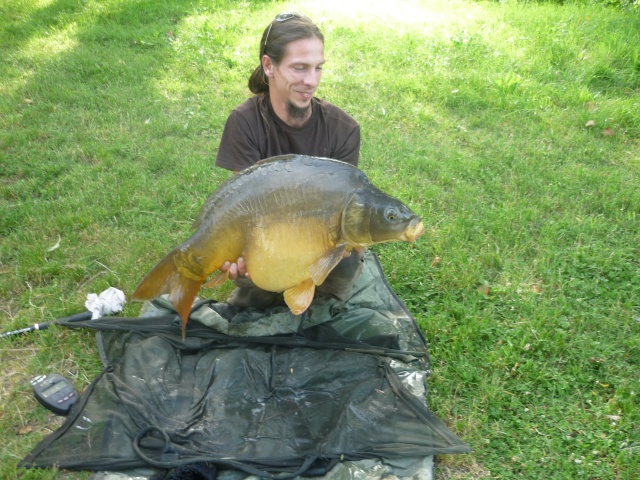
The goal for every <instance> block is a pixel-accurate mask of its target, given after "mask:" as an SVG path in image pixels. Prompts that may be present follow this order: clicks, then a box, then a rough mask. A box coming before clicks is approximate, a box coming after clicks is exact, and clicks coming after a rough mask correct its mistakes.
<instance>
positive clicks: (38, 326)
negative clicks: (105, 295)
mask: <svg viewBox="0 0 640 480" xmlns="http://www.w3.org/2000/svg"><path fill="white" fill-rule="evenodd" d="M91 315H92V313H91V312H82V313H76V314H74V315H71V316H69V317H63V318H59V319H57V320H51V321H49V322H43V323H35V324H33V325H31V326H29V327H25V328H20V329H18V330H12V331H10V332H5V333H0V338H6V337H12V336H14V335H22V334H23V333H28V332H35V331H36V330H46V329H47V328H49V327H50V326H51V325H55V324H56V323H60V322H81V321H83V320H91Z"/></svg>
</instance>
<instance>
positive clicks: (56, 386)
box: [42, 382, 64, 397]
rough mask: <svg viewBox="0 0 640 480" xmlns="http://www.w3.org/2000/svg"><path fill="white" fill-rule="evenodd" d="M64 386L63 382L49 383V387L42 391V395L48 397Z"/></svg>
mask: <svg viewBox="0 0 640 480" xmlns="http://www.w3.org/2000/svg"><path fill="white" fill-rule="evenodd" d="M63 388H64V382H58V383H54V384H53V385H51V386H50V387H49V388H47V389H46V390H44V391H43V392H42V395H44V396H45V397H50V396H51V395H53V394H54V393H58V392H59V391H60V390H62V389H63Z"/></svg>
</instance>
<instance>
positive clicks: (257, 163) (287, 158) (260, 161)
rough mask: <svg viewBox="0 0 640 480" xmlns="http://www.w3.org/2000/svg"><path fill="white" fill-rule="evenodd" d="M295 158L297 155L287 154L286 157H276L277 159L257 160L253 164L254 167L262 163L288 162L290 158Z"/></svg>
mask: <svg viewBox="0 0 640 480" xmlns="http://www.w3.org/2000/svg"><path fill="white" fill-rule="evenodd" d="M297 156H298V155H294V154H292V153H289V154H287V155H278V156H277V157H269V158H263V159H262V160H258V161H257V162H256V163H254V165H262V164H264V163H271V162H276V161H278V160H289V159H290V158H293V157H297Z"/></svg>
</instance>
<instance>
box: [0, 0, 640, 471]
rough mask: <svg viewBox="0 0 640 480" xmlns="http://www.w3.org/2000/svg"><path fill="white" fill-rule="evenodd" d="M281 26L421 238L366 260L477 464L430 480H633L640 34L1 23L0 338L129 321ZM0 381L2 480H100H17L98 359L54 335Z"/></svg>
mask: <svg viewBox="0 0 640 480" xmlns="http://www.w3.org/2000/svg"><path fill="white" fill-rule="evenodd" d="M600 3H602V2H600ZM320 4H322V5H323V6H320ZM629 5H630V4H629ZM290 9H296V10H298V11H302V12H304V13H306V14H308V15H309V16H311V17H312V18H313V19H314V20H316V21H317V22H319V23H320V25H321V27H322V29H323V31H324V32H325V35H326V56H327V60H328V62H327V65H326V68H325V71H324V72H325V73H324V78H323V83H322V85H321V87H320V90H319V92H318V94H319V96H321V97H323V98H326V99H328V100H330V101H332V102H334V103H336V104H338V105H340V106H342V107H343V108H344V109H346V110H347V111H348V112H350V113H351V114H352V115H353V116H354V117H355V118H356V119H357V120H358V121H359V122H360V124H361V126H362V136H363V143H362V154H361V167H362V169H363V170H364V171H365V172H366V173H367V174H368V175H369V176H370V177H371V178H372V180H373V181H374V183H376V184H377V185H379V186H380V187H381V188H383V189H384V190H386V191H388V192H390V193H393V194H394V195H396V196H398V197H400V198H401V199H403V200H405V201H406V202H407V203H409V204H410V205H411V206H412V207H413V208H414V209H415V210H417V211H419V212H421V213H422V214H423V216H424V218H425V222H426V224H427V235H425V237H423V238H422V239H421V240H420V241H419V242H418V243H417V244H416V245H415V246H413V247H409V246H407V245H395V244H389V245H383V246H378V247H377V248H375V251H376V253H378V255H379V257H380V259H381V262H382V264H383V267H384V269H385V272H386V274H387V276H388V278H389V280H390V282H391V284H392V286H393V288H394V290H395V291H396V293H397V294H398V295H399V296H400V298H401V299H403V301H404V302H405V303H406V305H407V306H408V308H409V310H410V311H411V312H412V313H413V315H414V316H415V318H416V320H417V321H418V322H419V324H420V326H421V327H422V329H423V331H424V332H425V335H426V337H427V339H428V341H429V345H430V350H431V355H432V363H433V365H432V370H433V375H432V376H431V377H430V380H429V389H430V397H429V403H430V406H431V407H432V409H433V410H434V412H435V413H436V414H437V415H438V416H439V417H440V418H442V419H443V420H444V421H445V422H446V423H447V424H448V425H449V426H450V427H451V428H452V429H453V430H454V431H455V432H456V433H457V434H458V435H460V436H461V437H462V438H463V439H464V440H466V441H467V442H468V443H469V444H470V445H471V447H472V448H473V453H471V454H468V455H451V456H442V457H439V459H438V460H439V468H438V476H439V478H447V479H448V478H455V479H463V478H464V479H467V478H496V479H498V478H500V479H505V478H527V479H534V478H540V479H550V478H559V479H565V478H566V479H574V478H591V479H631V478H633V476H634V475H636V474H637V473H635V472H638V471H640V432H639V429H638V425H640V405H639V400H638V397H639V396H640V374H639V373H638V372H639V370H638V365H639V364H640V341H639V338H640V246H639V232H640V188H639V186H640V178H639V177H640V17H639V16H638V14H637V11H636V10H633V9H628V10H621V9H608V8H602V6H598V5H595V6H579V5H571V4H568V5H553V4H548V3H540V4H532V3H527V4H518V3H516V2H502V3H500V2H488V3H480V2H470V1H462V0H452V1H448V2H441V1H436V0H434V1H427V0H424V1H407V2H397V4H395V5H388V2H382V1H380V2H373V3H372V2H362V4H361V3H359V2H337V1H330V2H310V1H300V2H291V3H287V2H271V1H263V2H233V1H231V0H227V1H225V0H218V1H206V2H205V1H199V0H195V1H193V0H189V1H182V0H176V1H173V0H172V1H168V0H166V1H158V0H154V1H151V0H138V1H135V2H134V1H128V2H127V1H124V0H105V1H100V2H98V1H94V0H83V1H81V0H58V1H53V0H50V1H46V0H41V1H36V0H8V1H5V2H3V3H2V5H0V78H1V79H2V80H1V81H0V238H1V243H0V319H1V320H0V321H1V325H2V328H1V330H2V331H6V330H10V329H15V328H21V327H24V326H27V325H31V324H33V323H35V322H41V321H46V320H51V319H55V318H58V317H61V316H64V315H69V314H73V313H77V312H79V311H82V310H83V304H84V300H85V299H86V296H87V294H88V293H92V292H96V293H98V292H101V291H102V290H104V289H106V288H107V287H108V286H115V287H117V288H120V289H122V290H123V291H125V293H127V295H128V296H130V295H131V292H132V291H133V289H134V288H135V286H136V285H137V283H138V281H139V280H140V279H141V278H142V276H143V275H144V274H145V273H146V272H147V271H148V269H149V268H150V267H151V266H152V265H153V264H155V262H156V261H157V260H158V259H159V258H160V257H161V256H162V255H164V254H165V253H166V252H167V251H168V250H169V249H170V248H171V247H173V246H175V245H176V244H177V243H178V242H180V241H182V240H184V239H185V238H186V237H187V236H188V234H189V226H190V223H191V221H192V219H193V218H194V216H195V215H196V213H197V211H198V209H199V207H200V205H201V204H202V202H203V200H204V198H206V196H207V195H208V194H209V193H210V192H211V191H212V190H213V189H214V188H215V187H216V186H217V185H218V184H219V183H220V182H221V181H222V180H223V179H224V178H226V177H227V173H226V172H223V171H219V170H218V169H216V168H214V166H213V163H214V160H215V153H216V149H217V146H218V142H219V139H220V135H221V132H222V128H223V126H224V121H225V120H226V116H227V115H228V112H229V111H230V110H231V109H232V108H233V107H234V106H235V105H237V104H238V103H240V102H241V101H242V100H243V99H244V98H246V97H247V96H248V95H249V93H248V91H247V88H246V81H247V79H248V75H249V74H250V72H251V71H252V69H253V68H254V67H255V66H256V64H257V63H256V62H257V39H258V38H259V35H260V34H261V32H262V29H263V28H264V27H265V26H266V24H267V23H268V21H269V19H270V18H272V17H273V15H274V14H275V13H277V12H279V11H285V10H290ZM590 121H592V122H593V126H587V125H591V123H588V122H590ZM57 243H59V248H56V249H53V250H51V251H49V250H50V249H51V247H53V246H54V245H56V244H57ZM220 294H222V293H220ZM139 307H140V305H139V304H138V303H135V302H132V303H129V304H128V305H127V307H126V310H125V312H124V313H125V314H126V315H129V316H133V315H136V314H137V312H138V309H139ZM0 361H1V365H2V366H1V371H2V377H1V378H2V381H1V383H0V437H2V438H3V440H4V441H3V444H2V446H1V447H0V478H33V479H36V478H37V479H52V478H70V479H76V478H78V479H80V478H86V477H87V476H88V474H86V473H68V472H64V473H56V472H53V471H24V470H18V469H17V467H16V464H17V462H18V461H19V460H20V459H21V458H22V457H23V456H24V455H26V454H27V453H28V452H29V451H30V450H31V449H32V448H33V447H34V446H35V445H36V444H37V443H38V442H39V441H40V440H41V439H42V438H43V437H44V436H45V435H46V434H47V433H49V432H51V431H52V430H54V429H55V428H56V426H57V425H59V424H60V422H59V420H58V419H57V418H56V417H53V416H51V415H49V414H48V413H47V412H46V411H45V410H44V409H43V408H42V407H39V406H38V405H37V403H36V402H35V400H34V399H33V398H32V397H31V393H30V387H29V386H28V380H29V379H30V378H31V377H32V376H34V375H35V374H38V373H43V372H60V373H62V374H64V375H67V376H69V377H71V378H72V379H73V380H74V381H75V383H76V385H77V386H78V387H79V388H84V387H85V386H86V385H87V384H88V383H89V382H90V380H91V379H92V378H93V377H94V376H95V375H96V374H97V372H98V371H99V370H100V361H99V358H98V353H97V350H96V348H95V341H94V340H93V336H92V335H91V334H90V333H88V332H81V331H75V330H74V331H68V330H65V329H63V328H51V329H49V330H46V331H43V332H39V333H35V334H29V335H24V336H22V337H15V338H12V339H10V340H6V339H5V340H0Z"/></svg>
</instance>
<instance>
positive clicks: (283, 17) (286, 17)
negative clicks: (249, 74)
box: [260, 12, 301, 58]
mask: <svg viewBox="0 0 640 480" xmlns="http://www.w3.org/2000/svg"><path fill="white" fill-rule="evenodd" d="M300 16H301V15H300V14H299V13H296V12H285V13H279V14H278V15H276V16H275V17H274V19H273V20H272V21H271V23H270V24H269V30H267V36H266V37H264V46H263V47H262V55H260V58H262V57H263V56H264V55H265V53H266V52H267V40H269V34H270V33H271V27H273V22H279V23H282V22H286V21H287V20H291V19H292V18H294V17H300Z"/></svg>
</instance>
